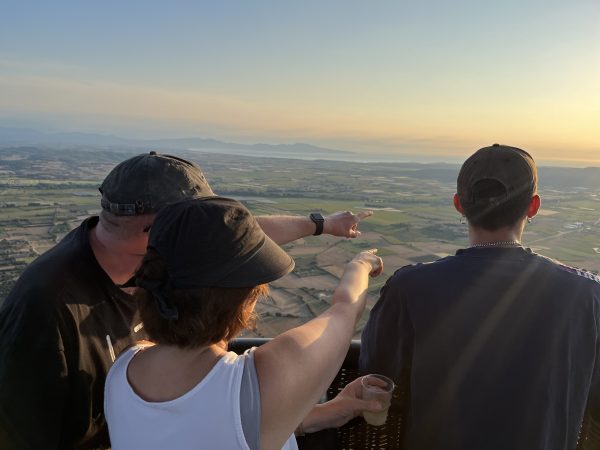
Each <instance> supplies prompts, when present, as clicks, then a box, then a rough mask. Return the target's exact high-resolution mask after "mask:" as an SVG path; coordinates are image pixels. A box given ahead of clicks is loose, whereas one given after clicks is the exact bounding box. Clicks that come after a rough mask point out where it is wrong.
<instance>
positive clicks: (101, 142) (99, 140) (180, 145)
mask: <svg viewBox="0 0 600 450" xmlns="http://www.w3.org/2000/svg"><path fill="white" fill-rule="evenodd" d="M15 145H19V146H20V145H33V146H43V147H59V148H64V147H70V146H81V147H82V150H85V149H86V148H88V149H91V147H102V148H110V149H111V150H118V149H122V150H124V151H125V150H126V151H130V150H132V149H143V150H182V149H186V150H197V151H209V152H214V153H219V152H221V151H222V152H223V153H227V152H228V151H235V152H236V153H237V152H240V153H243V154H246V153H247V154H248V155H249V156H251V155H255V154H257V153H259V154H260V153H268V154H273V155H274V156H276V155H281V156H283V155H286V156H288V157H289V156H293V155H304V156H306V155H314V156H326V155H333V154H335V155H337V156H338V157H340V156H343V155H353V154H354V153H353V152H349V151H344V150H335V149H331V148H324V147H318V146H316V145H310V144H303V143H295V144H238V143H233V142H222V141H217V140H215V139H204V138H198V137H190V138H177V139H128V138H122V137H118V136H110V135H104V134H96V133H46V132H42V131H37V130H33V129H28V128H11V127H0V147H9V146H15Z"/></svg>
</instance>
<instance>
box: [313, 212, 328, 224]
mask: <svg viewBox="0 0 600 450" xmlns="http://www.w3.org/2000/svg"><path fill="white" fill-rule="evenodd" d="M310 218H311V219H312V220H313V222H321V221H323V220H325V219H324V218H323V216H322V215H321V213H312V214H311V215H310Z"/></svg>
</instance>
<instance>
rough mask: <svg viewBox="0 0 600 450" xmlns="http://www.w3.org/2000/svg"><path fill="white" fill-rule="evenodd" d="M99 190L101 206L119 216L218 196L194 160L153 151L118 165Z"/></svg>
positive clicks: (152, 211)
mask: <svg viewBox="0 0 600 450" xmlns="http://www.w3.org/2000/svg"><path fill="white" fill-rule="evenodd" d="M99 190H100V193H101V194H102V200H101V201H100V204H101V206H102V209H104V210H106V211H109V212H111V213H113V214H115V215H118V216H134V215H140V214H151V213H156V212H158V211H159V210H160V209H161V208H163V207H165V206H166V205H168V204H170V203H174V202H178V201H181V200H184V199H188V198H197V197H210V196H214V195H215V194H214V193H213V191H212V189H211V188H210V186H209V184H208V181H206V178H205V177H204V174H203V173H202V170H200V168H199V167H198V166H196V165H195V164H194V163H192V162H190V161H186V160H185V159H182V158H178V157H176V156H171V155H161V154H158V153H156V152H154V151H152V152H149V153H144V154H142V155H137V156H134V157H133V158H129V159H128V160H126V161H123V162H122V163H120V164H118V165H117V166H116V167H115V168H114V169H113V170H111V171H110V173H109V174H108V175H107V177H106V178H105V179H104V181H103V182H102V184H101V185H100V188H99Z"/></svg>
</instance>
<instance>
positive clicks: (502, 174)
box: [457, 144, 537, 206]
mask: <svg viewBox="0 0 600 450" xmlns="http://www.w3.org/2000/svg"><path fill="white" fill-rule="evenodd" d="M483 180H495V181H497V182H499V183H500V184H501V185H502V186H503V187H504V189H505V194H504V195H503V196H502V197H503V198H493V199H491V198H479V197H478V192H477V189H476V188H475V187H476V184H477V183H478V182H479V181H483ZM536 192H537V168H536V166H535V162H534V161H533V158H532V157H531V155H530V154H529V153H527V152H526V151H525V150H521V149H520V148H516V147H509V146H507V145H500V144H494V145H492V146H490V147H484V148H482V149H479V150H477V151H476V152H475V153H474V154H473V155H471V156H470V157H469V158H468V159H467V160H466V161H465V162H464V164H463V165H462V167H461V169H460V173H459V174H458V180H457V193H458V196H459V199H460V202H461V203H462V204H463V206H464V205H469V204H475V203H480V202H489V201H492V202H496V203H498V204H499V203H502V202H505V201H507V200H509V199H512V198H515V197H517V196H519V195H521V194H523V193H528V194H529V195H531V196H533V195H534V194H535V193H536Z"/></svg>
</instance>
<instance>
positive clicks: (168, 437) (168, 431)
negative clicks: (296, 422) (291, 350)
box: [104, 346, 298, 450]
mask: <svg viewBox="0 0 600 450" xmlns="http://www.w3.org/2000/svg"><path fill="white" fill-rule="evenodd" d="M140 349H141V347H137V346H135V347H132V348H130V349H129V350H127V351H125V352H123V354H122V355H121V356H120V357H119V358H118V359H117V360H116V361H115V363H114V364H113V366H112V367H111V369H110V371H109V372H108V375H107V377H106V387H105V393H104V413H105V416H106V421H107V423H108V430H109V434H110V441H111V445H112V449H113V450H137V449H139V450H154V449H156V450H164V449H177V450H187V449H190V450H191V449H207V450H216V449H219V450H221V449H223V450H229V449H232V450H234V449H236V450H237V449H243V450H249V448H250V447H249V446H248V443H247V442H246V438H245V436H244V431H243V429H242V421H241V416H240V387H241V384H242V374H243V372H244V364H245V361H246V359H247V355H241V356H238V355H237V354H235V353H233V352H228V353H226V354H225V355H224V356H223V357H222V358H221V359H220V360H219V361H218V362H217V363H216V364H215V366H214V367H213V368H212V369H211V371H210V372H209V373H208V374H207V375H206V376H205V377H204V378H203V379H202V380H201V381H200V383H198V384H197V385H196V386H194V387H193V388H192V389H191V390H190V391H188V392H186V393H185V394H183V395H182V396H180V397H178V398H176V399H174V400H169V401H166V402H148V401H146V400H143V399H142V398H141V397H140V396H139V395H137V394H136V393H135V392H134V391H133V389H132V387H131V385H130V384H129V381H128V380H127V366H128V365H129V362H130V361H131V359H132V358H133V357H134V356H135V354H136V353H137V352H138V351H139V350H140ZM256 423H260V420H259V421H256ZM283 449H284V450H297V449H298V446H297V444H296V439H295V438H294V436H293V435H292V436H290V439H288V441H287V442H286V443H285V445H284V446H283Z"/></svg>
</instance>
